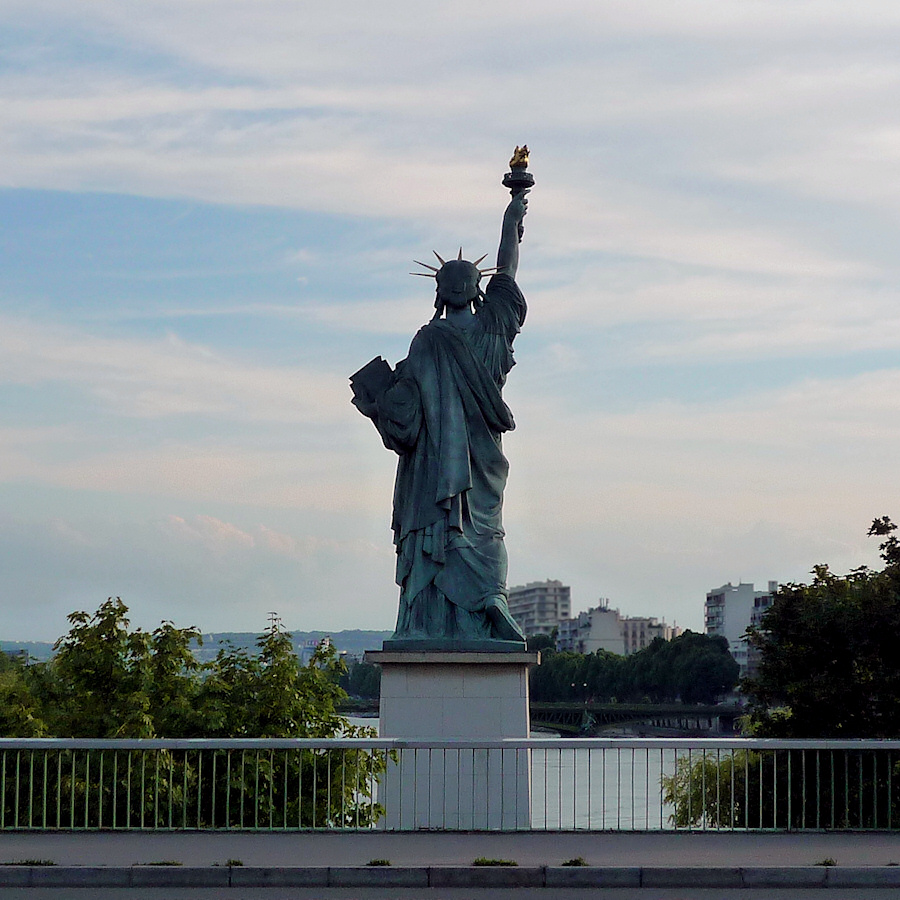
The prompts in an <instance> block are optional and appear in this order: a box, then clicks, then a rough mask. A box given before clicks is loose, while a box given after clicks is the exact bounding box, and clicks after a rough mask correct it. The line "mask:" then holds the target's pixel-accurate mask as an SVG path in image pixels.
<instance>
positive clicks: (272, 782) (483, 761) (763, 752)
mask: <svg viewBox="0 0 900 900" xmlns="http://www.w3.org/2000/svg"><path fill="white" fill-rule="evenodd" d="M898 776H900V741H865V740H856V741H853V740H844V741H776V740H761V739H741V738H698V739H694V738H633V739H618V738H576V739H556V738H546V739H544V738H532V739H528V740H503V741H403V740H394V739H387V738H375V739H331V740H317V739H296V740H295V739H232V740H204V739H193V740H75V739H52V738H48V739H16V738H3V739H0V830H31V831H45V830H65V831H72V830H98V829H99V830H144V831H181V830H210V831H247V830H250V831H256V830H259V831H306V830H359V829H370V828H387V829H392V830H410V829H416V828H422V827H428V828H437V829H443V830H458V829H465V830H481V829H484V830H494V829H499V830H522V829H526V830H527V829H531V830H550V831H557V830H559V831H579V830H585V831H659V830H664V831H665V830H692V831H693V830H699V831H710V830H711V831H760V830H766V831H793V830H798V831H800V830H830V829H833V830H860V831H865V830H895V829H897V828H898V825H900V791H898V790H897V777H898Z"/></svg>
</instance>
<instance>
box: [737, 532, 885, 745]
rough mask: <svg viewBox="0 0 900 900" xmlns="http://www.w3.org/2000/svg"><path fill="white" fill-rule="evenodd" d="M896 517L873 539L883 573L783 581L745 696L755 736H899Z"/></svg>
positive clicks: (757, 641) (756, 641)
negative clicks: (877, 541) (807, 581)
mask: <svg viewBox="0 0 900 900" xmlns="http://www.w3.org/2000/svg"><path fill="white" fill-rule="evenodd" d="M894 529H895V526H894V525H893V523H892V522H891V521H890V519H888V518H887V517H883V518H881V519H876V520H875V521H874V522H873V524H872V527H871V528H870V530H869V534H878V535H883V536H884V535H887V539H886V540H885V541H884V542H883V543H882V544H881V551H882V558H883V559H884V561H885V563H886V565H885V568H884V570H883V571H881V572H875V571H871V570H869V569H867V568H865V567H863V568H860V569H856V570H854V571H852V572H851V573H850V574H849V575H845V576H838V575H835V574H834V573H832V572H831V571H830V570H829V569H828V567H827V566H826V565H818V566H816V567H815V568H814V569H813V574H814V578H813V581H812V583H811V584H808V585H807V584H788V585H784V586H783V587H782V588H781V589H780V590H779V592H778V594H777V595H776V597H775V600H774V602H773V604H772V606H771V607H770V608H769V609H768V610H767V611H766V613H765V615H764V616H763V620H762V623H761V625H760V626H759V627H757V628H753V629H751V630H750V642H751V644H752V646H754V647H755V648H756V649H757V651H758V653H759V660H760V661H759V666H758V672H757V675H756V677H754V678H752V679H748V680H747V681H746V682H745V683H744V685H743V688H744V691H745V693H746V694H747V695H748V697H749V698H750V701H751V724H752V728H753V730H754V733H756V734H758V735H761V736H766V737H785V738H788V737H793V738H826V737H833V738H895V737H897V736H898V734H900V644H898V642H897V639H896V636H897V634H898V633H900V545H898V543H897V540H896V538H895V537H894V536H893V534H892V532H893V531H894Z"/></svg>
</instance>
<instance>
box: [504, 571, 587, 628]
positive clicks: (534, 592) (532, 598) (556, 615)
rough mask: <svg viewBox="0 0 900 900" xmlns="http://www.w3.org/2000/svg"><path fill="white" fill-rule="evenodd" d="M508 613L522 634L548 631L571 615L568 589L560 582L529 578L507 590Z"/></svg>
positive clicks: (570, 592) (570, 594) (570, 596)
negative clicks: (527, 581)
mask: <svg viewBox="0 0 900 900" xmlns="http://www.w3.org/2000/svg"><path fill="white" fill-rule="evenodd" d="M509 612H510V615H511V616H512V617H513V618H514V619H515V620H516V622H518V624H519V628H521V629H522V631H524V632H525V634H526V635H529V636H530V635H533V634H550V633H551V632H552V631H553V629H554V628H556V627H557V626H558V625H559V623H560V622H562V621H563V620H564V619H568V618H569V616H570V615H572V590H571V588H570V587H569V586H568V585H565V584H563V583H562V582H561V581H550V580H548V581H530V582H529V583H528V584H524V585H519V586H518V587H512V588H510V589H509Z"/></svg>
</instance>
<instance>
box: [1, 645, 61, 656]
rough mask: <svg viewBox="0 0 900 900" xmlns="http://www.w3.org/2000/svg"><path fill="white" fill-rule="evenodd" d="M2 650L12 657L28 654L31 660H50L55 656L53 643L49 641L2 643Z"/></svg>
mask: <svg viewBox="0 0 900 900" xmlns="http://www.w3.org/2000/svg"><path fill="white" fill-rule="evenodd" d="M0 650H2V651H3V652H4V653H8V654H9V655H10V656H18V655H19V654H21V653H27V654H28V658H29V659H31V660H45V659H50V657H51V656H52V655H53V643H52V642H49V641H0Z"/></svg>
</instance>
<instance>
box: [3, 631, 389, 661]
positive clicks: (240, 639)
mask: <svg viewBox="0 0 900 900" xmlns="http://www.w3.org/2000/svg"><path fill="white" fill-rule="evenodd" d="M326 635H329V636H330V637H331V641H332V643H333V644H334V645H335V647H337V649H338V652H339V653H340V652H345V653H347V654H348V655H349V656H361V655H362V654H363V652H364V651H366V650H380V649H381V642H382V641H384V640H385V639H387V638H389V637H390V636H391V632H390V631H360V630H359V629H353V630H351V631H292V632H291V637H292V640H293V644H294V648H295V650H296V651H297V653H298V655H299V653H300V652H301V650H302V649H303V647H304V645H306V644H307V643H308V642H310V641H320V640H322V638H323V637H325V636H326ZM202 637H203V646H202V647H195V648H194V652H195V654H196V656H197V658H198V659H200V660H202V661H206V660H210V659H213V658H214V657H215V655H216V653H218V652H219V648H220V647H221V646H222V645H223V644H225V642H226V641H230V642H231V644H232V645H234V646H235V647H243V648H245V649H246V650H254V649H255V648H256V641H257V638H258V637H259V635H258V634H256V633H254V632H252V631H219V632H208V633H206V634H204V635H203V636H202ZM0 650H2V651H3V652H4V653H9V654H11V655H13V656H15V655H16V654H19V653H27V654H28V658H29V659H31V660H38V661H42V660H46V659H50V657H51V656H52V655H53V643H52V642H50V641H0Z"/></svg>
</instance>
